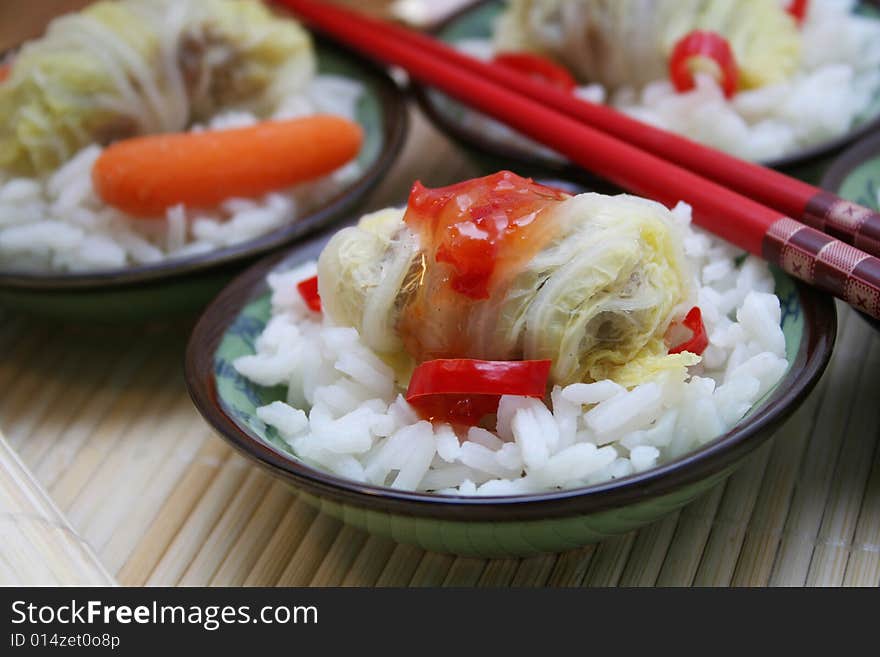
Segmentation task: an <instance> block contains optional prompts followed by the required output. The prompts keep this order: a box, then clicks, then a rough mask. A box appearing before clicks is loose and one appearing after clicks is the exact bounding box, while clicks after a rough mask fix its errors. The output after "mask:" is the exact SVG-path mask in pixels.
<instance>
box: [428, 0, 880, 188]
mask: <svg viewBox="0 0 880 657" xmlns="http://www.w3.org/2000/svg"><path fill="white" fill-rule="evenodd" d="M861 5H862V6H861V8H860V11H863V12H865V13H871V14H872V15H876V16H877V17H878V18H880V2H877V1H875V0H871V1H866V0H863V1H862V3H861ZM503 7H504V2H503V1H502V0H485V1H483V2H479V3H477V4H476V5H474V6H470V7H468V8H466V9H464V10H462V11H460V12H458V13H457V14H455V15H453V16H452V17H450V18H449V19H447V20H446V21H444V22H443V23H441V24H440V25H439V26H437V27H436V28H435V30H434V34H435V36H436V37H438V38H440V39H441V40H443V41H446V42H448V43H454V42H456V41H461V40H463V39H478V38H489V37H490V36H491V33H492V25H493V22H494V21H495V19H496V18H497V17H498V15H499V14H500V13H501V11H502V9H503ZM412 90H413V93H414V96H415V98H416V100H417V101H418V103H419V105H420V107H421V109H422V110H423V111H424V112H425V114H426V115H427V116H428V117H429V118H430V119H431V121H432V122H433V123H434V124H435V125H436V126H437V127H438V128H440V129H441V130H442V131H443V132H445V133H446V134H448V135H449V136H450V137H452V138H453V139H455V140H456V141H458V142H459V143H461V144H462V145H463V146H465V147H467V148H468V149H469V150H470V151H471V152H472V154H473V155H474V157H475V158H476V159H477V160H480V161H482V163H483V164H484V165H485V166H486V167H487V169H499V168H514V167H515V168H516V170H517V171H518V172H520V173H523V172H525V173H528V174H529V175H534V176H539V177H540V176H542V175H543V176H547V175H549V176H555V177H563V178H568V179H570V180H576V181H579V182H584V183H585V184H588V185H590V186H593V187H595V186H596V184H597V181H598V179H597V177H596V176H594V175H593V174H590V173H589V172H587V171H584V170H583V169H582V168H580V167H577V166H573V165H572V164H570V163H568V162H567V161H564V160H562V159H560V158H554V157H548V156H547V155H545V154H541V153H539V152H535V151H534V150H533V149H529V148H525V147H523V146H521V145H516V144H510V143H507V142H506V141H501V140H499V139H497V138H496V137H494V136H493V135H491V134H487V133H486V132H485V131H482V130H479V129H476V128H473V127H471V126H469V125H467V124H466V123H465V122H463V121H462V116H463V113H464V112H465V111H471V110H467V109H466V108H465V107H464V106H462V105H461V104H460V103H458V102H457V101H455V100H453V99H452V98H450V97H448V96H446V95H444V94H443V93H442V92H440V91H437V90H434V89H430V88H426V87H424V86H422V85H419V84H413V85H412ZM878 127H880V94H878V96H877V97H875V98H874V100H873V102H872V103H871V105H870V106H869V108H868V109H867V110H866V111H865V113H864V114H863V116H862V117H860V118H859V120H858V121H857V122H856V125H855V126H853V128H852V129H851V130H850V131H849V132H847V133H846V134H845V135H842V136H840V137H836V138H834V139H830V140H828V141H825V142H823V143H821V144H816V145H814V146H810V147H808V148H805V149H803V150H801V151H800V152H798V153H793V154H791V155H787V156H785V157H780V158H776V159H773V160H769V161H766V162H762V164H764V165H765V166H769V167H773V168H776V169H780V170H782V171H785V172H786V173H788V174H789V175H793V176H796V177H798V178H801V179H803V180H808V181H809V182H812V183H816V184H818V182H819V179H820V178H821V175H822V172H823V171H824V169H825V167H826V166H827V165H828V164H829V163H830V161H831V159H832V158H833V157H834V155H836V154H838V153H839V152H840V151H841V150H842V149H843V148H845V147H846V146H847V144H850V143H851V142H853V141H854V140H856V139H858V138H859V137H861V136H864V135H866V134H868V133H870V132H872V131H873V130H876V129H877V128H878ZM511 163H513V164H511ZM605 185H607V183H605Z"/></svg>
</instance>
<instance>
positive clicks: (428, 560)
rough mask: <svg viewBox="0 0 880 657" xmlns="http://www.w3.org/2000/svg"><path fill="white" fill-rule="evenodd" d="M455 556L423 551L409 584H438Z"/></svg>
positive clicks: (441, 581) (444, 576) (444, 577)
mask: <svg viewBox="0 0 880 657" xmlns="http://www.w3.org/2000/svg"><path fill="white" fill-rule="evenodd" d="M453 561H455V557H453V556H452V555H449V554H439V553H437V552H425V553H424V555H422V558H421V560H420V561H419V566H418V568H416V571H415V572H414V573H413V576H412V579H411V580H410V581H409V585H410V586H440V585H441V584H442V583H443V580H444V579H446V574H447V573H448V572H449V569H450V568H451V567H452V563H453Z"/></svg>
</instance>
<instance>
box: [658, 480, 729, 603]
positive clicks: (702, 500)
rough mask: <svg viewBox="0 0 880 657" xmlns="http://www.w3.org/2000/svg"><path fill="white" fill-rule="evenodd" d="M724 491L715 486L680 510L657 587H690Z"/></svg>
mask: <svg viewBox="0 0 880 657" xmlns="http://www.w3.org/2000/svg"><path fill="white" fill-rule="evenodd" d="M724 488H725V485H724V484H722V485H720V486H716V487H715V488H713V489H712V490H711V491H709V492H708V493H705V494H703V495H702V496H700V497H698V498H697V499H696V500H694V501H693V502H691V503H690V504H689V505H688V506H686V507H685V508H684V509H683V510H682V512H681V516H680V517H679V519H678V526H677V527H676V529H675V535H674V536H673V537H672V543H670V545H669V552H668V553H667V555H666V559H665V560H664V561H663V567H662V568H661V569H660V573H659V575H658V576H657V585H658V586H690V584H691V582H693V579H694V574H695V573H696V572H697V568H698V567H699V565H700V559H702V557H703V551H704V550H705V548H706V541H707V539H708V538H709V532H710V531H711V529H712V518H714V517H715V512H716V510H717V509H718V504H719V503H720V502H721V496H722V494H723V493H724Z"/></svg>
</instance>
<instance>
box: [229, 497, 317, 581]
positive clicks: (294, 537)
mask: <svg viewBox="0 0 880 657" xmlns="http://www.w3.org/2000/svg"><path fill="white" fill-rule="evenodd" d="M317 515H318V512H317V511H316V510H315V508H314V507H313V506H311V505H310V504H307V503H306V502H304V501H303V500H300V499H297V500H296V501H295V502H294V503H293V504H292V505H291V506H290V507H289V508H288V509H287V512H286V513H285V514H284V517H283V518H282V519H281V522H280V523H278V527H277V528H276V529H275V532H274V533H273V534H272V538H270V539H269V542H268V543H267V544H266V547H265V549H264V550H263V551H262V553H261V554H260V557H259V559H257V562H256V563H255V564H254V567H253V570H251V572H250V573H249V574H248V576H247V578H246V579H245V581H244V583H245V586H272V585H273V584H275V583H276V582H277V581H278V579H279V578H280V577H281V573H283V572H284V569H285V568H286V567H287V564H288V563H289V562H290V560H291V558H292V557H293V555H294V554H295V553H296V549H297V547H299V545H300V543H301V542H302V538H303V536H305V534H306V532H307V531H308V530H309V527H311V525H312V521H313V520H314V519H315V518H316V517H317Z"/></svg>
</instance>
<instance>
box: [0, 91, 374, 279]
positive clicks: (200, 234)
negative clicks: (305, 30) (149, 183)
mask: <svg viewBox="0 0 880 657" xmlns="http://www.w3.org/2000/svg"><path fill="white" fill-rule="evenodd" d="M362 93H363V86H362V85H361V83H360V82H358V81H356V80H352V79H349V78H344V77H340V76H332V75H319V76H317V77H316V78H315V79H314V80H312V82H311V83H310V84H309V86H308V87H307V89H306V90H305V92H304V93H299V94H296V95H294V96H290V97H288V98H286V99H285V100H283V101H282V102H281V103H280V105H279V106H278V108H277V110H276V112H275V113H274V115H273V116H272V118H274V119H289V118H295V117H299V116H308V115H311V114H316V113H326V114H335V115H338V116H342V117H345V118H347V119H350V120H355V119H356V116H357V105H358V101H359V99H360V97H361V95H362ZM256 122H257V118H256V117H255V116H253V115H251V114H249V113H247V112H241V111H229V112H225V113H221V114H218V115H217V116H215V117H214V118H213V119H212V120H211V121H210V122H209V123H208V125H207V126H193V128H192V130H193V131H200V130H205V129H211V130H223V129H229V128H235V127H242V126H247V125H252V124H254V123H256ZM101 151H102V148H101V147H100V146H98V145H91V146H87V147H86V148H84V149H83V150H81V151H80V152H79V153H77V154H76V155H75V156H74V157H73V158H72V159H70V160H69V161H68V162H66V163H65V164H64V165H63V166H62V167H60V168H59V169H58V170H57V171H55V172H54V173H53V174H52V175H50V176H48V177H46V178H12V179H8V178H4V177H3V173H2V171H0V268H2V269H3V270H7V271H8V270H15V271H58V272H62V271H70V272H81V271H92V270H98V269H111V268H119V267H126V266H132V265H145V264H151V263H156V262H161V261H163V260H166V259H169V258H180V257H185V256H189V255H193V254H198V253H205V252H208V251H213V250H215V249H221V248H224V247H228V246H232V245H234V244H240V243H242V242H246V241H248V240H251V239H254V238H256V237H259V236H260V235H264V234H266V233H268V232H270V231H272V230H275V229H277V228H280V227H282V226H284V225H286V224H289V223H291V222H293V221H296V220H297V219H298V218H300V217H302V216H303V215H304V214H305V213H307V212H309V211H310V210H312V209H314V208H315V207H317V206H318V205H320V204H321V203H323V202H325V201H326V200H327V199H329V198H331V197H332V196H333V195H334V194H336V193H337V192H338V191H339V190H340V189H342V188H344V187H346V186H347V185H349V184H350V183H351V182H352V181H353V180H354V179H356V178H357V176H358V175H359V173H360V166H359V164H358V163H357V161H353V162H351V163H349V164H347V165H345V166H343V167H340V168H339V169H337V170H336V171H334V172H333V173H331V174H330V175H329V176H326V177H324V178H322V179H321V180H318V181H314V182H309V183H304V184H301V185H297V186H295V187H292V188H289V189H283V190H278V191H275V192H271V193H269V194H266V195H265V196H263V197H261V198H253V199H245V198H231V199H229V200H227V201H225V202H224V203H223V204H222V205H221V206H220V207H218V208H216V209H214V210H210V211H204V210H193V209H190V208H186V207H184V206H182V205H179V206H175V207H172V208H169V209H168V211H167V212H166V216H165V217H164V218H162V217H157V218H149V219H140V218H136V217H132V216H131V215H128V214H126V213H124V212H121V211H119V210H117V209H115V208H112V207H109V206H107V205H106V204H105V203H103V202H102V201H101V200H100V199H99V198H98V196H97V194H96V192H95V189H94V187H93V186H92V176H91V174H92V166H93V165H94V163H95V160H96V159H97V158H98V156H100V154H101Z"/></svg>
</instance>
